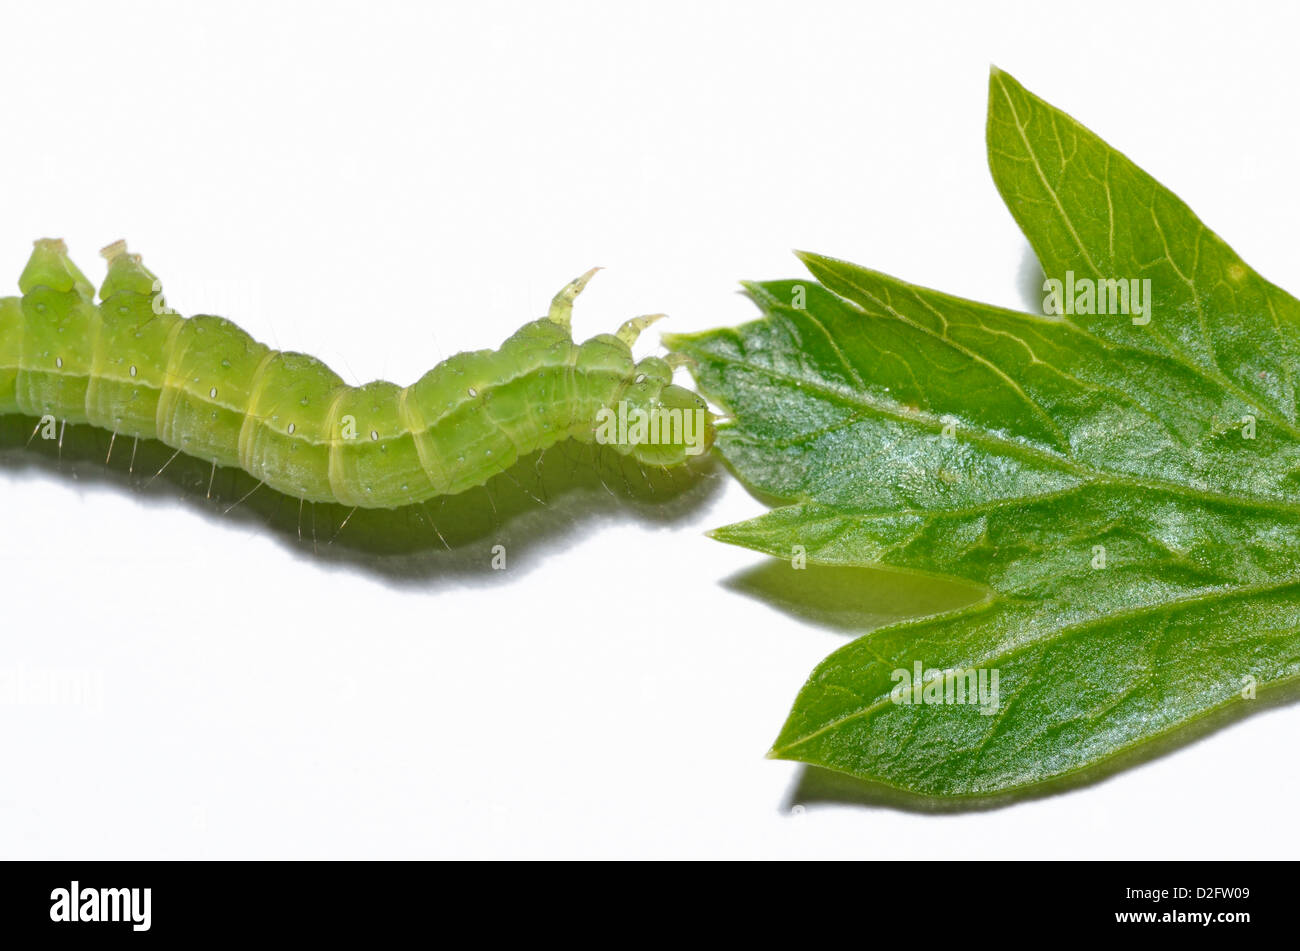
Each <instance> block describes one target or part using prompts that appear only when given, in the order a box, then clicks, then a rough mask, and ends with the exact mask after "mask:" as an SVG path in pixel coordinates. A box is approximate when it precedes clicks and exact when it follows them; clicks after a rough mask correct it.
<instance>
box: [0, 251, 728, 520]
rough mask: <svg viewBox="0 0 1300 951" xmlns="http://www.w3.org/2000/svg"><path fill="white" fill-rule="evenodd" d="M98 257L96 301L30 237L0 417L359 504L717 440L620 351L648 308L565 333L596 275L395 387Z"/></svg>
mask: <svg viewBox="0 0 1300 951" xmlns="http://www.w3.org/2000/svg"><path fill="white" fill-rule="evenodd" d="M102 253H103V254H104V256H105V257H106V258H107V260H108V273H107V276H106V277H105V279H104V282H103V284H102V285H101V287H100V290H99V303H96V302H95V293H94V288H93V285H91V283H90V282H89V281H88V280H87V279H86V277H85V276H84V275H83V274H82V272H81V271H80V270H79V269H78V268H77V267H76V265H75V264H73V262H72V261H71V259H70V258H69V256H68V253H67V248H66V247H65V245H64V243H63V242H62V241H60V240H57V239H42V240H39V241H37V242H36V246H35V249H34V251H33V253H32V256H31V259H30V260H29V262H28V264H27V267H26V268H25V269H24V270H23V272H22V276H21V277H20V278H19V289H20V291H21V294H22V296H21V297H5V298H0V415H5V414H22V415H25V416H35V417H41V418H46V419H49V418H54V419H59V420H62V421H64V422H65V423H72V424H89V425H91V426H95V427H99V428H102V429H105V430H108V431H110V432H111V433H112V434H113V438H117V437H118V436H126V437H134V438H135V439H137V440H148V439H156V440H159V441H161V442H162V443H164V444H166V445H167V446H169V447H171V448H173V449H174V450H176V451H177V452H178V453H184V454H186V455H189V456H193V457H195V458H197V459H201V460H204V461H210V462H211V463H212V465H213V467H214V470H215V467H217V466H223V467H236V468H239V469H242V470H244V471H245V472H247V473H248V474H249V475H250V476H252V477H253V478H255V479H257V480H258V483H259V484H264V485H266V486H269V487H270V488H272V489H274V490H276V491H278V492H280V493H283V494H284V495H287V496H291V497H294V498H297V499H299V500H303V501H306V502H312V503H316V502H324V503H337V504H339V505H343V506H350V507H353V508H364V509H395V508H400V507H404V506H408V505H413V504H417V503H422V502H424V501H426V500H428V499H431V498H434V497H437V496H447V495H454V494H457V493H460V492H463V491H465V490H466V489H469V488H472V487H475V486H481V485H484V484H485V483H487V482H488V480H489V479H491V478H492V477H493V476H495V475H497V474H499V473H502V472H505V471H506V470H508V469H509V468H510V466H511V465H513V464H514V462H515V461H516V460H517V459H519V458H522V457H526V456H528V455H530V454H532V453H535V452H537V451H539V450H545V449H546V448H547V447H549V446H551V445H554V444H555V443H557V442H560V441H562V440H566V439H574V440H577V441H578V442H584V443H595V442H599V443H603V444H605V445H607V446H608V447H609V448H611V449H613V450H614V451H616V452H617V453H619V454H622V455H626V456H628V457H630V458H631V459H633V460H636V461H637V462H640V463H643V464H646V465H650V466H656V467H672V466H677V465H681V464H682V463H684V462H686V461H688V459H689V458H690V457H691V456H694V455H697V454H699V453H701V452H703V451H705V450H707V448H708V446H709V445H710V444H711V441H712V438H713V431H714V429H713V427H714V417H713V416H712V415H711V414H710V413H709V411H708V408H707V406H706V404H705V403H704V401H703V400H702V399H701V398H700V397H699V396H697V395H696V394H694V393H692V392H691V391H690V390H687V389H685V388H684V387H680V386H677V385H675V384H674V383H673V382H672V371H673V366H674V360H673V357H672V355H671V354H670V355H669V357H668V358H667V359H665V358H661V357H654V356H651V357H646V358H644V359H642V360H640V361H635V360H634V359H633V357H632V352H631V345H632V344H633V343H634V342H635V340H636V339H637V337H638V335H639V334H640V333H641V331H642V330H644V329H645V328H646V327H647V326H648V325H649V324H650V323H651V322H653V321H654V320H655V319H656V317H657V315H656V316H648V317H635V318H632V319H631V320H628V321H627V322H625V323H624V324H623V325H622V327H620V328H619V330H618V331H617V332H616V333H614V334H600V335H597V336H596V337H593V338H591V339H589V340H587V341H585V342H583V343H576V342H575V341H574V340H573V336H572V332H571V329H570V317H571V314H572V309H573V303H574V300H575V298H576V297H577V296H578V294H579V293H581V291H582V289H583V288H584V287H585V286H586V284H587V282H588V281H589V280H590V279H591V277H592V275H593V274H594V273H595V271H594V270H592V271H588V272H587V273H586V274H584V275H582V276H581V277H579V278H577V279H575V280H574V281H571V282H570V283H569V284H568V285H566V286H565V287H564V288H563V289H562V290H561V291H560V292H559V293H558V294H557V295H556V296H555V298H554V300H553V301H552V303H551V307H550V311H549V313H548V314H547V316H546V317H543V318H541V319H538V320H534V321H531V322H529V323H527V324H525V325H524V326H523V327H522V328H520V330H518V331H517V332H516V333H515V334H513V335H512V336H511V337H510V338H509V339H508V340H506V341H505V343H504V344H503V345H502V346H501V347H500V348H499V349H497V350H478V351H471V352H466V353H459V354H456V355H455V356H452V357H450V358H448V359H447V360H444V361H443V362H441V363H439V364H438V365H437V366H436V367H434V368H433V369H432V370H430V371H429V372H428V373H426V374H425V375H424V376H423V377H421V378H420V379H419V380H418V381H416V382H415V383H413V384H412V385H410V386H407V387H399V386H397V385H396V384H393V383H389V382H387V381H382V380H379V381H374V382H371V383H367V384H364V385H362V386H352V385H349V384H348V383H346V382H344V381H343V380H342V379H341V378H340V377H339V376H338V375H337V374H335V373H334V372H333V371H332V370H330V369H329V367H327V366H326V365H325V364H324V363H322V362H321V361H319V360H317V359H315V358H314V357H310V356H307V355H305V354H299V353H292V352H283V351H278V350H274V349H272V348H270V347H267V346H266V345H264V344H262V343H259V342H257V341H255V340H253V338H252V337H250V336H249V335H248V334H247V333H246V332H244V331H243V330H241V329H240V328H239V327H238V326H236V325H235V324H234V323H232V322H231V321H229V320H227V319H225V318H222V317H214V316H207V315H199V316H195V317H190V318H184V317H181V316H179V315H177V314H174V313H172V312H170V311H169V310H168V309H166V308H160V307H159V306H158V301H159V289H160V287H161V284H160V282H159V281H158V279H157V278H156V277H155V275H154V274H153V273H152V272H150V271H149V270H148V269H147V268H146V267H145V266H144V264H143V263H142V261H141V258H140V257H139V256H138V255H134V254H129V253H128V252H127V250H126V246H125V243H123V242H117V243H115V244H112V245H109V246H108V247H107V248H105V249H104V251H103V252H102ZM629 420H631V425H629Z"/></svg>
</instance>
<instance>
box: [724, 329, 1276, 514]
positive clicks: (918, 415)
mask: <svg viewBox="0 0 1300 951" xmlns="http://www.w3.org/2000/svg"><path fill="white" fill-rule="evenodd" d="M709 358H710V359H711V360H713V361H715V362H717V363H721V364H726V365H728V366H735V367H740V368H742V369H746V370H750V371H752V372H755V373H760V374H763V375H765V376H768V377H770V378H771V379H773V380H775V381H779V382H781V383H784V384H787V385H790V386H796V385H797V386H796V388H797V389H799V390H801V391H804V392H807V391H810V390H811V391H812V392H813V393H815V394H819V395H822V396H824V397H826V398H827V400H828V402H832V403H837V405H840V406H842V407H844V408H846V409H850V410H852V409H857V410H861V411H863V412H864V413H873V412H874V413H875V414H877V415H879V416H883V417H885V418H887V419H893V420H896V421H898V422H900V423H903V424H906V425H912V426H923V427H925V428H927V429H931V430H936V431H942V429H943V421H942V420H941V419H937V418H935V417H934V416H932V415H930V414H928V413H923V412H921V411H920V410H916V411H914V412H912V413H904V412H901V411H897V410H893V409H891V408H889V407H888V406H885V405H884V404H881V403H879V402H874V401H870V400H866V399H859V398H856V397H855V396H854V395H852V394H845V393H843V392H841V391H839V390H836V389H834V388H833V387H830V386H827V385H825V384H822V383H818V382H816V381H812V380H806V379H802V378H799V377H792V376H790V375H788V374H785V373H781V372H778V371H777V370H774V369H772V368H770V367H763V366H759V365H757V364H754V363H750V362H746V361H744V360H741V359H737V358H734V357H727V356H722V355H719V354H710V356H709ZM859 418H861V417H859ZM856 421H857V420H856V419H855V420H850V421H848V422H846V423H838V424H832V425H831V426H830V427H827V428H825V429H822V430H819V432H822V433H824V432H829V431H832V430H834V429H836V428H842V427H844V426H847V425H851V424H852V423H853V422H856ZM735 431H737V430H736V426H735V425H734V424H733V425H730V426H720V427H719V428H718V432H719V434H721V433H724V432H735ZM966 438H968V439H970V440H971V441H973V442H978V443H980V444H981V445H985V446H990V447H994V448H996V449H997V450H998V451H999V453H1000V454H1002V455H1011V456H1015V457H1018V458H1020V459H1021V460H1027V461H1036V462H1042V463H1044V464H1046V465H1049V466H1053V467H1055V468H1057V469H1059V470H1061V471H1063V472H1068V473H1069V474H1071V475H1075V476H1078V477H1079V478H1081V479H1084V480H1086V481H1089V482H1094V483H1103V484H1106V485H1114V486H1119V487H1121V488H1128V489H1155V490H1157V491H1163V492H1170V493H1172V494H1175V495H1183V496H1187V497H1188V498H1193V499H1199V500H1202V501H1211V502H1225V503H1229V504H1235V505H1241V506H1243V507H1247V508H1256V509H1270V510H1274V511H1280V512H1287V513H1289V514H1300V502H1295V503H1288V502H1285V501H1283V500H1281V499H1272V498H1268V497H1266V496H1254V495H1236V494H1232V493H1229V492H1214V491H1206V490H1204V489H1197V488H1194V487H1192V486H1189V485H1184V484H1182V483H1179V482H1171V481H1169V480H1166V479H1152V478H1144V477H1139V476H1134V475H1130V474H1125V473H1116V472H1111V471H1108V470H1106V469H1097V468H1094V467H1092V466H1086V465H1084V464H1082V463H1079V462H1074V461H1072V460H1070V459H1066V458H1064V457H1062V456H1059V455H1055V454H1053V453H1050V452H1047V451H1045V450H1042V449H1038V448H1037V447H1035V446H1032V445H1029V444H1027V443H1023V442H1016V441H1014V440H1010V439H1006V438H1004V437H1001V436H998V435H996V434H995V433H993V432H991V431H990V430H987V429H979V428H975V427H970V428H968V429H967V430H966ZM1037 497H1038V496H1016V497H1015V499H1013V500H1011V501H1024V500H1027V499H1033V498H1037ZM778 498H784V497H782V496H778ZM789 501H790V502H817V501H818V500H817V499H813V498H799V497H797V496H796V497H791V498H789ZM819 504H823V505H824V504H828V503H825V502H820V503H819ZM938 511H946V510H944V509H940V510H938Z"/></svg>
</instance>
